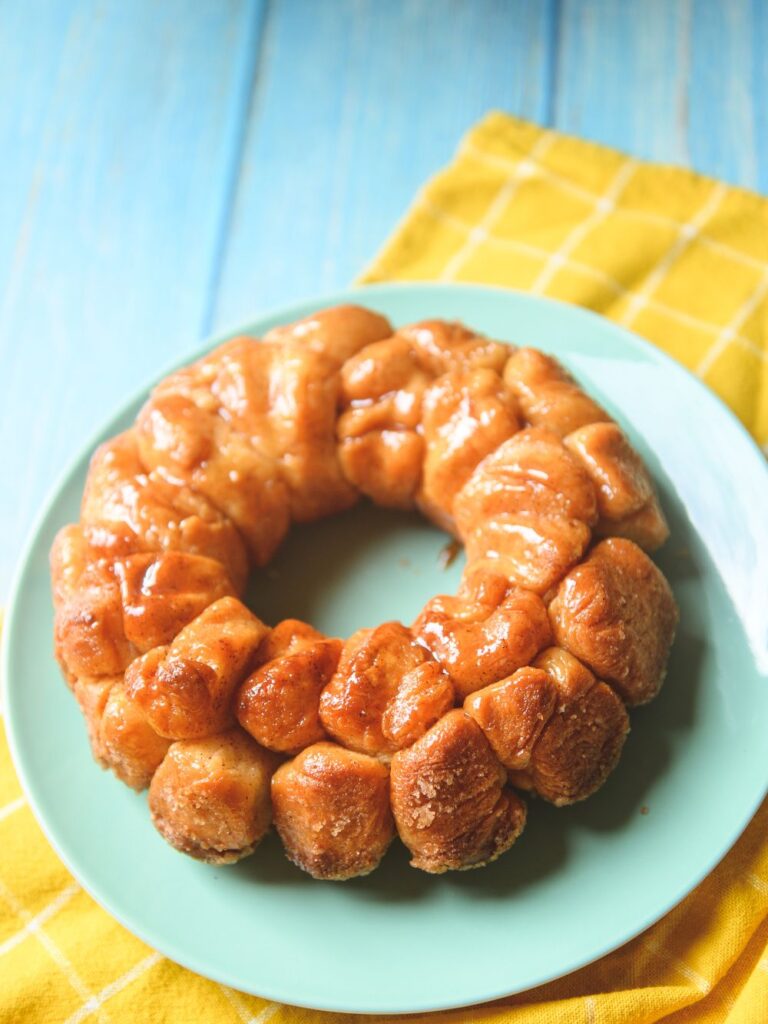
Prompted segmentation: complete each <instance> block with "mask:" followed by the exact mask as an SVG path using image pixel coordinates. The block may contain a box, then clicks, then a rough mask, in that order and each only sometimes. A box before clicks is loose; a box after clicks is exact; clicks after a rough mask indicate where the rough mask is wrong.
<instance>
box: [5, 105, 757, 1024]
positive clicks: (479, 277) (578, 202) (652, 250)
mask: <svg viewBox="0 0 768 1024" xmlns="http://www.w3.org/2000/svg"><path fill="white" fill-rule="evenodd" d="M434 278H439V279H442V280H462V281H479V282H484V283H486V284H497V285H506V286H510V287H515V288H520V289H524V290H526V291H532V292H534V293H538V294H542V295H550V296H554V297H556V298H560V299H565V300H567V301H569V302H575V303H578V304H579V305H583V306H588V307H589V308H591V309H595V310H598V311H599V312H601V313H604V314H606V315H607V316H609V317H611V318H612V319H615V320H617V321H618V322H619V323H622V324H624V325H626V326H627V327H630V328H632V329H633V330H635V331H637V332H638V333H640V334H643V335H645V337H647V338H649V339H650V340H651V341H653V342H654V343H656V344H657V345H659V346H660V347H662V348H664V349H665V350H666V351H667V352H669V353H671V354H672V355H673V356H675V357H677V358H678V359H680V360H681V362H683V363H684V364H685V365H686V366H688V367H690V368H691V369H692V370H693V371H694V372H696V373H698V374H699V375H700V376H701V377H702V378H703V379H704V380H706V381H707V383H708V384H710V385H711V386H712V387H713V388H714V389H715V390H716V391H717V392H718V393H719V394H720V395H721V396H722V397H723V398H724V399H725V400H726V401H727V402H728V403H729V404H730V406H731V407H732V408H733V409H734V410H735V412H736V413H737V414H738V415H739V416H740V417H741V419H742V421H743V422H744V423H745V424H746V425H747V427H748V428H749V429H750V430H751V431H752V433H753V434H754V436H755V437H756V438H757V439H758V441H760V442H761V443H762V444H764V445H765V444H766V442H768V358H767V357H768V201H766V200H765V199H762V198H760V197H759V196H757V195H753V194H751V193H749V192H745V191H743V190H741V189H736V188H730V187H728V186H726V185H723V184H721V183H720V182H716V181H712V180H710V179H707V178H703V177H700V176H698V175H695V174H692V173H690V172H688V171H684V170H680V169H675V168H670V167H662V166H658V165H653V164H646V163H641V162H639V161H636V160H632V159H630V158H628V157H626V156H623V155H622V154H620V153H617V152H614V151H613V150H610V149H605V148H603V147H600V146H595V145H591V144H589V143H586V142H582V141H579V140H576V139H571V138H567V137H566V136H563V135H559V134H558V133H556V132H552V131H547V130H543V129H541V128H538V127H535V126H534V125H531V124H526V123H524V122H521V121H518V120H515V119H513V118H511V117H507V116H505V115H502V114H491V115H490V116H489V117H487V118H485V119H484V120H483V121H482V122H481V123H480V124H479V125H478V126H477V127H475V128H474V129H473V130H472V131H471V132H470V133H469V135H468V136H467V138H466V139H465V140H464V142H463V143H462V145H461V147H460V149H459V152H458V155H457V157H456V159H455V160H454V162H453V163H452V164H451V166H450V167H449V168H448V169H447V170H445V171H443V172H442V173H441V174H439V175H438V176H437V177H436V178H435V179H434V180H433V181H431V182H430V183H429V184H428V185H427V186H426V187H425V188H424V189H423V190H422V192H421V193H420V195H419V196H418V197H417V199H416V201H415V203H414V205H413V207H412V208H411V210H410V212H409V213H408V215H407V216H406V218H405V220H404V222H403V223H402V225H401V226H400V227H399V228H398V229H397V231H396V232H395V234H394V236H393V238H392V239H391V240H390V242H389V243H388V244H387V245H386V246H385V248H384V250H383V252H382V253H381V254H380V256H379V257H378V258H377V259H376V260H375V262H374V263H373V264H372V266H371V267H370V268H369V269H368V270H367V272H366V274H365V280H366V281H374V280H375V281H379V280H391V279H429V280H431V279H434ZM0 849H2V855H0V908H2V909H1V910H0V977H1V978H2V985H0V1020H3V1021H14V1022H15V1021H19V1022H21V1021H23V1022H24V1024H37V1022H56V1024H58V1022H60V1021H67V1022H69V1024H75V1022H79V1021H92V1020H93V1021H103V1022H109V1021H113V1022H114V1021H125V1020H134V1019H137V1020H140V1021H148V1022H151V1024H164V1022H169V1024H170V1022H174V1024H178V1022H185V1024H186V1022H187V1021H200V1022H203V1021H204V1022H205V1024H219V1022H221V1024H224V1022H231V1024H237V1022H238V1021H241V1022H253V1024H264V1022H266V1021H267V1020H271V1021H273V1022H274V1024H312V1022H318V1024H320V1022H323V1024H327V1022H328V1021H331V1020H337V1019H338V1020H339V1021H340V1022H343V1020H345V1019H348V1020H350V1021H351V1020H352V1018H351V1017H349V1018H344V1016H343V1015H337V1014H328V1013H321V1012H316V1011H311V1010H300V1009H296V1008H294V1007H290V1006H283V1005H280V1004H276V1003H269V1002H265V1001H264V1000H263V999H257V998H254V997H252V996H246V995H242V994H240V993H237V992H234V991H232V990H231V989H229V988H226V987H225V986H222V985H219V984H217V983H215V982H211V981H207V980H205V979H203V978H201V977H199V976H197V975H195V974H192V973H191V972H189V971H186V970H185V969H184V968H182V967H178V966H176V965H175V964H173V963H171V962H170V961H168V960H166V959H165V958H164V957H162V956H161V955H160V954H158V953H154V952H152V950H150V949H149V948H148V947H147V946H145V945H144V944H143V943H142V942H140V941H139V940H138V939H135V938H134V937H133V936H132V935H130V934H129V933H128V932H127V931H125V930H124V929H123V928H122V927H121V926H120V925H118V924H117V923H116V922H115V921H113V920H112V918H110V917H109V915H108V914H106V913H105V912H104V911H102V910H101V909H100V908H99V907H98V906H97V905H96V904H95V903H94V902H93V901H92V900H91V899H90V897H89V896H87V895H86V894H85V893H84V892H83V890H82V889H81V888H80V887H79V886H78V885H77V884H76V883H75V882H74V881H73V880H72V878H71V877H70V876H69V874H68V873H67V871H66V870H65V869H64V867H63V866H62V865H61V863H60V862H59V861H58V859H57V858H56V856H55V854H54V853H53V852H52V851H51V849H50V847H49V846H48V844H47V842H46V841H45V839H44V838H43V836H42V834H41V833H40V830H39V828H38V826H37V824H36V823H35V820H34V818H33V817H32V814H31V812H30V810H29V808H28V806H27V804H26V803H25V801H24V798H23V796H22V794H21V790H20V788H19V784H18V781H17V780H16V777H15V774H14V771H13V767H12V765H11V763H10V759H9V757H8V753H7V749H6V747H5V742H4V740H2V741H0ZM428 1016H430V1017H431V1019H432V1020H439V1019H440V1018H444V1019H445V1020H452V1021H464V1020H467V1021H468V1020H472V1021H478V1020H484V1021H488V1022H493V1024H496V1022H498V1024H502V1022H514V1024H560V1022H562V1024H566V1022H578V1024H599V1022H607V1024H620V1022H626V1024H650V1022H652V1021H665V1022H668V1024H672V1022H674V1024H683V1022H693V1021H695V1022H701V1024H703V1022H710V1021H711V1022H713V1024H714V1022H718V1024H720V1022H723V1021H727V1022H728V1024H761V1022H763V1021H768V802H767V803H765V804H764V805H763V807H762V808H761V810H760V811H759V812H758V813H757V815H756V817H755V818H754V820H753V821H752V823H751V825H750V826H749V828H748V829H747V831H746V832H745V833H744V835H743V836H742V837H741V839H740V840H739V841H738V843H737V844H736V846H735V847H734V848H733V850H732V851H731V852H730V853H729V854H728V856H727V857H726V858H725V860H724V861H723V862H722V863H721V864H720V865H719V867H718V868H716V869H715V871H714V872H713V873H712V874H711V875H710V876H709V877H708V878H707V879H706V880H705V881H704V882H703V883H702V884H701V885H700V886H699V887H698V888H697V889H695V890H694V891H693V892H692V893H691V894H690V895H689V896H688V897H687V899H685V900H684V901H683V902H682V903H681V904H680V905H679V906H678V907H676V908H675V909H674V910H673V911H671V912H670V913H669V914H667V916H666V917H665V918H663V919H662V920H661V921H659V922H658V923H657V924H655V925H654V926H653V927H652V928H650V929H648V931H646V932H644V933H643V934H642V935H640V936H638V937H637V938H636V939H634V940H632V941H631V942H629V943H628V944H627V945H625V946H623V947H622V948H621V949H619V950H617V951H616V952H614V953H611V954H610V955H608V956H606V957H604V958H603V959H602V960H600V961H598V962H597V963H595V964H592V965H591V966H589V967H585V968H583V969H582V970H580V971H577V972H576V973H574V974H571V975H569V976H568V977H566V978H563V979H561V980H559V981H556V982H553V983H550V984H549V985H545V986H543V987H541V988H538V989H535V990H533V991H530V992H525V993H521V994H519V995H516V996H511V997H509V998H507V999H502V1000H499V1001H497V1002H495V1003H492V1004H488V1005H486V1006H484V1007H474V1008H472V1009H470V1010H459V1011H455V1012H451V1013H446V1014H439V1015H428ZM355 1019H357V1020H360V1018H355ZM363 1019H365V1018H363ZM368 1019H374V1020H375V1019H376V1018H368ZM409 1019H410V1020H418V1019H421V1018H409Z"/></svg>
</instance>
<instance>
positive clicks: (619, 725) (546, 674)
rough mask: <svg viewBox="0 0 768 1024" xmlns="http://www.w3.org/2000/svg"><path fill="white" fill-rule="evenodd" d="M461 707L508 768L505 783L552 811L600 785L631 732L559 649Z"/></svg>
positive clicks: (607, 693) (599, 687) (604, 692)
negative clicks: (529, 792)
mask: <svg viewBox="0 0 768 1024" xmlns="http://www.w3.org/2000/svg"><path fill="white" fill-rule="evenodd" d="M464 709H465V711H466V712H467V714H469V715H471V716H472V718H474V719H475V721H476V722H477V723H478V725H479V726H480V727H481V729H482V730H483V732H484V733H485V736H486V738H487V739H488V741H489V742H490V744H491V746H492V747H493V749H494V752H495V753H496V756H497V757H498V758H499V760H500V761H501V762H502V764H504V765H505V766H506V767H507V768H508V769H509V770H510V781H511V782H512V783H513V784H514V785H516V786H520V787H521V788H523V789H529V790H534V791H535V792H536V793H538V794H539V796H542V797H544V799H545V800H549V801H550V802H551V803H554V804H555V805H556V806H558V807H560V806H564V805H565V804H570V803H573V802H574V801H576V800H584V799H585V798H586V797H588V796H591V795H592V793H594V792H595V791H596V790H598V789H599V788H600V786H602V784H603V783H604V782H605V780H606V778H607V777H608V775H609V774H610V773H611V772H612V771H613V769H614V768H615V766H616V764H617V762H618V759H619V756H620V754H621V750H622V747H623V746H624V740H625V739H626V735H627V732H628V731H629V718H628V716H627V712H626V709H625V707H624V705H623V704H622V702H621V700H620V699H619V698H618V697H617V696H616V694H615V693H614V692H613V690H612V689H611V688H610V687H609V686H607V685H606V684H605V683H602V682H599V681H598V680H596V679H595V677H594V676H593V675H592V673H591V672H590V671H589V670H588V669H587V668H585V666H584V665H582V664H581V662H579V661H578V660H577V659H576V658H574V657H573V656H572V655H570V654H568V652H567V651H564V650H562V649H561V648H557V647H550V648H549V649H548V650H546V651H544V652H542V654H540V655H539V657H538V658H537V659H536V661H535V662H534V664H533V666H531V667H529V668H523V669H520V670H518V671H517V672H515V673H514V675H512V676H510V677H509V678H508V679H504V680H502V681H501V682H499V683H495V684H494V685H493V686H488V687H486V688H485V689H484V690H480V691H479V692H477V693H475V694H472V696H471V697H468V698H467V700H466V702H465V704H464Z"/></svg>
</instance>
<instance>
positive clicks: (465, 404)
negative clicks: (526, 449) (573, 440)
mask: <svg viewBox="0 0 768 1024" xmlns="http://www.w3.org/2000/svg"><path fill="white" fill-rule="evenodd" d="M520 426H521V423H520V420H519V419H518V416H517V406H516V404H515V401H514V399H513V398H512V396H511V394H510V393H509V391H508V390H507V389H506V388H505V387H504V383H503V381H502V379H501V377H500V376H499V375H498V373H497V372H496V371H495V370H491V369H489V368H487V367H478V368H476V369H472V370H451V371H449V372H448V373H446V374H443V376H442V377H438V378H437V380H436V381H435V383H434V384H432V385H430V386H429V387H428V388H427V390H426V391H425V393H424V400H423V403H422V424H421V429H422V433H423V437H424V448H425V454H424V470H423V474H422V481H421V487H420V489H419V493H418V497H417V503H418V506H419V508H420V509H421V511H422V512H423V513H424V514H425V515H426V516H428V517H429V518H430V519H431V520H432V521H433V522H435V523H437V525H438V526H441V527H442V528H443V529H445V530H447V531H448V533H455V532H456V526H455V523H454V519H453V499H454V497H455V496H456V494H457V492H458V491H460V490H461V488H462V487H463V486H464V484H465V483H466V482H467V480H468V479H469V477H470V476H471V474H472V472H473V471H474V469H475V467H476V466H477V464H478V462H480V461H481V459H484V458H485V456H486V455H488V454H489V453H490V452H492V451H495V450H496V448H498V446H499V445H500V444H501V442H502V441H506V440H507V438H509V437H511V436H512V435H513V434H514V433H515V432H516V431H517V430H519V429H520Z"/></svg>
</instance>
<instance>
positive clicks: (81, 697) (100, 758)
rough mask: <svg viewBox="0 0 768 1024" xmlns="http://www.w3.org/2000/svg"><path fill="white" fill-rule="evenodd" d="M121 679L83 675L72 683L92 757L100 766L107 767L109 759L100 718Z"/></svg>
mask: <svg viewBox="0 0 768 1024" xmlns="http://www.w3.org/2000/svg"><path fill="white" fill-rule="evenodd" d="M122 679H123V677H122V676H101V677H100V678H98V679H90V678H88V677H87V676H85V677H82V678H79V679H75V680H74V681H73V683H72V692H73V694H74V695H75V700H76V701H77V704H78V707H79V708H80V711H81V712H82V714H83V718H84V719H85V728H86V731H87V733H88V742H89V743H90V745H91V753H92V754H93V759H94V761H96V762H97V764H99V765H101V767H102V768H108V767H109V759H108V755H107V751H106V750H105V749H104V744H103V743H102V739H101V720H102V717H103V715H104V708H105V707H106V705H107V701H108V700H109V695H110V693H111V692H112V689H113V688H114V687H115V686H117V685H119V684H120V683H121V682H122Z"/></svg>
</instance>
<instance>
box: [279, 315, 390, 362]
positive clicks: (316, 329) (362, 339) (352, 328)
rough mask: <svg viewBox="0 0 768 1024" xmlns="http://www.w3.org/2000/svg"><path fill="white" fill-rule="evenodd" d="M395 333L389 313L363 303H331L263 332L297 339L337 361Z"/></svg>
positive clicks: (307, 346)
mask: <svg viewBox="0 0 768 1024" xmlns="http://www.w3.org/2000/svg"><path fill="white" fill-rule="evenodd" d="M391 334H392V325H391V324H390V322H389V320H387V318H386V317H384V316H381V315H380V314H379V313H374V312H373V311H372V310H370V309H365V308H364V307H362V306H351V305H347V306H331V307H330V308H329V309H321V310H318V312H317V313H312V315H311V316H308V317H305V318H304V319H303V320H297V321H295V322H294V323H291V324H281V325H280V326H279V327H273V328H272V330H271V331H268V332H267V334H265V336H264V340H265V341H266V342H267V343H270V342H278V343H280V342H284V341H295V342H299V343H300V344H302V345H304V346H305V347H306V348H309V349H310V350H311V351H313V352H318V353H319V354H321V355H324V356H329V357H330V358H331V359H333V360H334V361H335V362H336V363H337V364H338V365H341V364H342V363H344V362H345V361H346V360H347V359H350V358H351V357H352V356H353V355H354V354H355V353H356V352H359V351H360V349H361V348H364V347H365V346H366V345H370V344H371V343H372V342H375V341H382V340H383V339H384V338H388V337H390V335H391Z"/></svg>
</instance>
